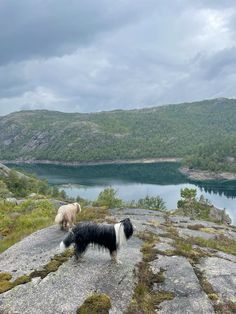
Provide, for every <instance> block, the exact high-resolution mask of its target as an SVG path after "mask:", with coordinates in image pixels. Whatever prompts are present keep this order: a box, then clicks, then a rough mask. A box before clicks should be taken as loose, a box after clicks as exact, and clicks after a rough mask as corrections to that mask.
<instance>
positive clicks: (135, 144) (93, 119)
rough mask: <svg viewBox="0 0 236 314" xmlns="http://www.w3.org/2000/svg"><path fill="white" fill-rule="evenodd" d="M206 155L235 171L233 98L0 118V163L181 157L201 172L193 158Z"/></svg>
mask: <svg viewBox="0 0 236 314" xmlns="http://www.w3.org/2000/svg"><path fill="white" fill-rule="evenodd" d="M227 143H228V144H227ZM209 144H211V149H210V152H209ZM221 147H222V149H220V148H221ZM209 153H210V155H214V154H216V155H217V156H215V157H216V158H215V157H214V158H213V159H212V160H214V162H217V163H220V169H226V168H227V169H228V170H234V168H236V167H235V162H234V160H235V159H234V158H235V157H236V100H234V99H225V98H221V99H213V100H205V101H201V102H195V103H184V104H178V105H168V106H161V107H154V108H148V109H139V110H116V111H110V112H99V113H89V114H80V113H61V112H56V111H46V110H36V111H20V112H16V113H12V114H9V115H7V116H4V117H1V118H0V159H1V160H16V159H17V160H50V161H64V162H73V161H76V162H87V161H102V160H116V159H119V160H122V159H123V160H126V159H129V160H132V159H141V158H159V157H181V158H185V160H186V161H187V163H188V164H189V165H190V166H191V165H192V166H194V165H196V166H198V167H204V166H205V165H206V162H205V163H204V165H202V164H201V163H198V162H197V158H200V159H201V158H202V156H203V155H204V156H205V155H206V156H207V155H208V154H209ZM209 157H210V156H209ZM218 157H219V158H218ZM206 167H208V166H206Z"/></svg>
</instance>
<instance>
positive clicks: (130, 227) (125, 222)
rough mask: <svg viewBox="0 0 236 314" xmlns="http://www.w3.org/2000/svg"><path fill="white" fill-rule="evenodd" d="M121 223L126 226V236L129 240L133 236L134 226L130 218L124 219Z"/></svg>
mask: <svg viewBox="0 0 236 314" xmlns="http://www.w3.org/2000/svg"><path fill="white" fill-rule="evenodd" d="M120 223H122V225H123V227H124V233H125V237H126V239H127V240H128V239H129V238H130V237H132V234H133V232H134V227H133V225H132V223H131V221H130V219H129V218H125V219H122V220H121V221H120Z"/></svg>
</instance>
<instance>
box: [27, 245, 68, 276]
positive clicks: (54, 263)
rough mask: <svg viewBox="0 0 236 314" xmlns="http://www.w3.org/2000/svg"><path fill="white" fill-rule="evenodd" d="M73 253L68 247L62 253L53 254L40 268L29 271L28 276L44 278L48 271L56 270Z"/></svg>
mask: <svg viewBox="0 0 236 314" xmlns="http://www.w3.org/2000/svg"><path fill="white" fill-rule="evenodd" d="M73 255H74V250H73V249H68V250H66V251H65V252H63V253H62V254H58V255H55V256H54V257H53V258H52V259H51V261H50V262H49V263H47V264H46V265H44V266H43V268H42V269H41V270H34V271H33V272H32V273H30V275H29V276H30V278H35V277H41V278H42V279H43V278H45V277H46V276H47V275H48V274H49V273H51V272H55V271H57V270H58V268H59V267H60V266H61V265H62V264H63V263H64V262H66V261H67V260H68V259H69V258H70V257H71V256H73Z"/></svg>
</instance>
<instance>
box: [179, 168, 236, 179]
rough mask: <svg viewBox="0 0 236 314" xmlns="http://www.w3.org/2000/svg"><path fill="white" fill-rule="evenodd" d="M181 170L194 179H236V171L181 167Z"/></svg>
mask: <svg viewBox="0 0 236 314" xmlns="http://www.w3.org/2000/svg"><path fill="white" fill-rule="evenodd" d="M179 170H180V172H181V173H183V174H184V175H186V176H187V177H188V178H189V179H192V180H194V181H209V180H236V173H231V172H213V171H208V170H199V169H190V168H188V167H181V168H180V169H179Z"/></svg>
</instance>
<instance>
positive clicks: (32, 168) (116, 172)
mask: <svg viewBox="0 0 236 314" xmlns="http://www.w3.org/2000/svg"><path fill="white" fill-rule="evenodd" d="M8 166H9V167H14V168H17V169H19V170H24V171H27V172H33V173H35V174H36V175H37V176H38V177H39V178H42V179H47V180H48V182H49V184H51V185H57V186H58V187H59V188H60V189H64V190H65V191H66V193H67V194H68V195H69V196H71V197H77V196H78V195H79V196H81V197H83V198H86V199H89V200H94V199H96V198H97V196H98V194H99V193H100V192H101V191H102V190H103V189H104V187H107V186H112V187H114V188H115V189H117V190H118V195H119V196H120V197H121V198H122V199H123V200H125V201H132V200H138V199H139V198H143V197H145V196H146V195H149V196H155V195H159V196H161V197H162V198H163V199H164V201H165V202H166V206H167V208H168V209H175V208H176V204H177V201H178V200H179V199H180V189H181V188H184V187H189V188H196V189H197V193H198V196H200V195H201V194H203V195H204V196H205V197H206V198H207V199H209V200H210V201H211V202H212V203H213V204H214V205H215V206H216V207H218V208H225V209H226V211H227V212H228V213H229V215H230V216H231V218H232V220H233V222H234V223H236V181H210V182H204V183H203V182H193V181H191V180H189V179H188V178H186V177H185V176H184V175H182V174H181V173H179V171H178V166H179V165H178V164H173V163H156V164H128V165H124V164H123V165H98V166H58V165H41V164H35V165H30V164H22V165H13V164H9V165H8Z"/></svg>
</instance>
